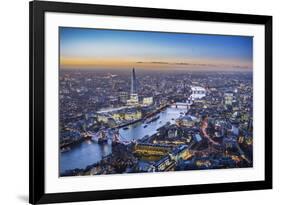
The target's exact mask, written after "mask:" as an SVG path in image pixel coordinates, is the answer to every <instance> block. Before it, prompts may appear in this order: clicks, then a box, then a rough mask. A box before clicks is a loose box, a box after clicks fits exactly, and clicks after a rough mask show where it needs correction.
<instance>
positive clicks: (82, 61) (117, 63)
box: [60, 56, 252, 69]
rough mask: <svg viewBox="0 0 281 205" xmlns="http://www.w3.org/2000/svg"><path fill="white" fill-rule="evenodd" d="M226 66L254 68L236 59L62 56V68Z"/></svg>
mask: <svg viewBox="0 0 281 205" xmlns="http://www.w3.org/2000/svg"><path fill="white" fill-rule="evenodd" d="M130 67H140V68H144V69H145V68H173V67H178V68H187V69H188V68H194V69H196V68H199V69H200V68H205V69H207V68H208V67H211V68H212V69H213V68H217V69H220V68H225V67H234V68H241V69H252V63H251V62H248V61H241V60H238V61H237V60H235V59H228V60H219V59H187V60H181V59H168V60H167V59H159V60H158V59H157V60H153V59H136V58H127V59H124V58H118V59H115V58H90V57H88V58H85V57H83V58H82V57H64V56H61V57H60V68H89V69H90V68H130Z"/></svg>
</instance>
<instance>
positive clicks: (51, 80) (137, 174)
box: [30, 1, 272, 204]
mask: <svg viewBox="0 0 281 205" xmlns="http://www.w3.org/2000/svg"><path fill="white" fill-rule="evenodd" d="M270 188H272V17H271V16H261V15H248V14H247V15H246V14H229V13H214V12H201V11H200V12H199V11H184V10H169V9H156V8H136V7H123V6H105V5H92V4H77V3H75V4H74V3H59V2H46V1H44V2H41V1H33V2H30V203H32V204H37V203H39V204H40V203H54V202H73V201H86V200H106V199H121V198H132V197H152V196H167V195H180V194H196V193H212V192H229V191H242V190H257V189H270Z"/></svg>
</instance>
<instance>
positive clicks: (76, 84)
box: [59, 67, 253, 176]
mask: <svg viewBox="0 0 281 205" xmlns="http://www.w3.org/2000/svg"><path fill="white" fill-rule="evenodd" d="M59 80H60V81H59V82H60V88H59V104H60V111H59V117H60V128H59V129H60V130H59V133H60V136H59V142H60V143H59V145H60V176H81V175H100V174H121V173H140V172H161V171H185V170H202V169H221V168H245V167H252V166H253V115H252V112H253V95H252V93H253V90H252V89H253V86H252V84H253V82H252V71H251V70H246V71H245V70H244V71H241V70H238V71H233V70H227V71H216V70H214V71H212V70H207V71H206V70H205V71H202V70H201V71H200V70H197V71H196V70H188V69H178V70H177V69H174V70H173V69H171V70H159V69H139V68H138V67H135V68H133V67H132V68H129V69H61V70H60V79H59Z"/></svg>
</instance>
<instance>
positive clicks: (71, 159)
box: [60, 107, 187, 173]
mask: <svg viewBox="0 0 281 205" xmlns="http://www.w3.org/2000/svg"><path fill="white" fill-rule="evenodd" d="M186 111H187V110H186V108H175V107H168V108H166V109H165V110H163V111H162V112H160V113H159V114H157V115H159V118H158V119H157V120H155V121H153V122H150V123H148V124H145V123H143V122H138V123H135V124H132V125H129V126H128V129H123V128H120V129H119V134H120V136H121V140H123V141H131V140H138V139H142V138H143V137H144V136H146V135H148V136H151V135H153V134H155V133H156V132H157V129H158V128H160V127H162V126H164V125H165V124H166V123H167V122H170V123H171V124H174V123H175V120H176V119H177V118H178V117H180V116H181V115H182V114H183V113H184V112H186ZM145 125H147V126H145ZM109 154H111V142H110V141H109V142H108V143H106V144H98V143H97V142H94V141H91V140H86V141H83V142H82V143H80V144H79V145H76V146H74V147H73V148H72V149H71V150H70V151H67V152H64V153H61V154H60V173H63V172H65V171H66V170H70V169H75V168H79V169H84V168H86V167H87V166H88V165H91V164H94V163H96V162H99V161H100V160H101V159H102V157H104V156H107V155H109Z"/></svg>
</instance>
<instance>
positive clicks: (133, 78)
mask: <svg viewBox="0 0 281 205" xmlns="http://www.w3.org/2000/svg"><path fill="white" fill-rule="evenodd" d="M136 83H137V82H136V73H135V68H133V70H132V75H131V94H136V93H137V85H136Z"/></svg>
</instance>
